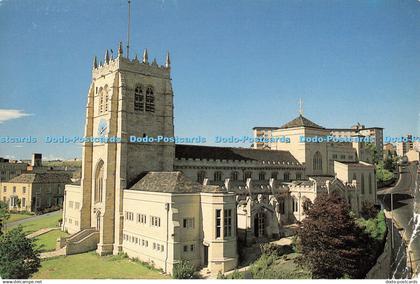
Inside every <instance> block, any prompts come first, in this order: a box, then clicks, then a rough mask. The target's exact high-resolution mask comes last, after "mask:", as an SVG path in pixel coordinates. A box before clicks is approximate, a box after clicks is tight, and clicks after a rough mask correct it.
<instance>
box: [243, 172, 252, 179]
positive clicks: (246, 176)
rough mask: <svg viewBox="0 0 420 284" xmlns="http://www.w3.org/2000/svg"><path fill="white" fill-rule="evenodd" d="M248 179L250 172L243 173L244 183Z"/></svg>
mask: <svg viewBox="0 0 420 284" xmlns="http://www.w3.org/2000/svg"><path fill="white" fill-rule="evenodd" d="M249 178H252V172H245V173H244V181H246V180H247V179H249Z"/></svg>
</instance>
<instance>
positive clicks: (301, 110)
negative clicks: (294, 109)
mask: <svg viewBox="0 0 420 284" xmlns="http://www.w3.org/2000/svg"><path fill="white" fill-rule="evenodd" d="M299 114H300V115H302V116H303V100H302V98H299Z"/></svg>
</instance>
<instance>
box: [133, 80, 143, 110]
mask: <svg viewBox="0 0 420 284" xmlns="http://www.w3.org/2000/svg"><path fill="white" fill-rule="evenodd" d="M134 110H135V111H144V94H143V88H142V87H141V86H137V87H136V88H135V89H134Z"/></svg>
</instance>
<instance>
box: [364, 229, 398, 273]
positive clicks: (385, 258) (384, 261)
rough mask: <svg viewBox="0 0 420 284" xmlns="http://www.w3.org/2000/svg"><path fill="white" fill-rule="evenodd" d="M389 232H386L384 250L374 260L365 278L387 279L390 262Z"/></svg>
mask: <svg viewBox="0 0 420 284" xmlns="http://www.w3.org/2000/svg"><path fill="white" fill-rule="evenodd" d="M391 243H392V240H391V234H390V233H389V232H388V233H387V236H386V242H385V246H384V251H383V252H382V254H381V255H380V256H379V257H378V259H377V260H376V264H375V265H374V266H373V267H372V268H371V269H370V270H369V272H368V273H367V274H366V279H389V278H390V276H391V275H390V273H391V264H392V260H391V257H392V248H391Z"/></svg>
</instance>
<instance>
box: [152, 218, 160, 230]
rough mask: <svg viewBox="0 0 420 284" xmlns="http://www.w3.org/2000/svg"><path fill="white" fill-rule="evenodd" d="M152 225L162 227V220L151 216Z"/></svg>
mask: <svg viewBox="0 0 420 284" xmlns="http://www.w3.org/2000/svg"><path fill="white" fill-rule="evenodd" d="M150 225H151V226H152V227H160V218H159V217H156V216H150Z"/></svg>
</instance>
